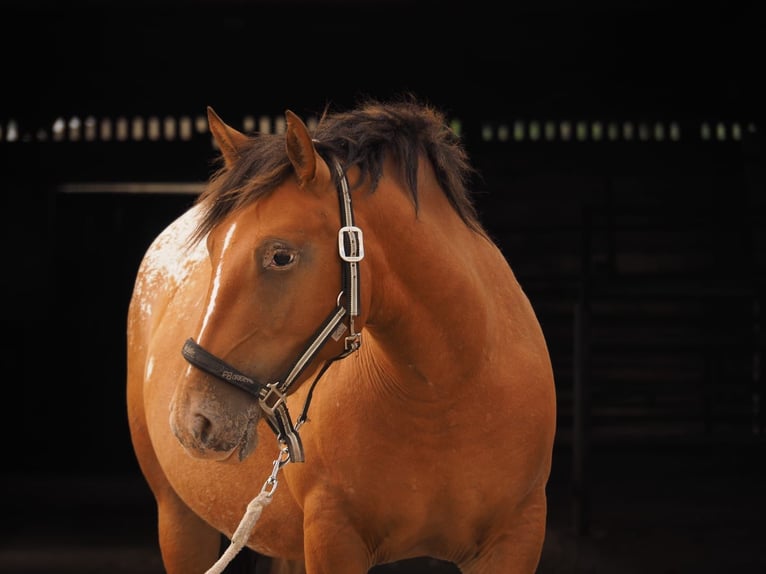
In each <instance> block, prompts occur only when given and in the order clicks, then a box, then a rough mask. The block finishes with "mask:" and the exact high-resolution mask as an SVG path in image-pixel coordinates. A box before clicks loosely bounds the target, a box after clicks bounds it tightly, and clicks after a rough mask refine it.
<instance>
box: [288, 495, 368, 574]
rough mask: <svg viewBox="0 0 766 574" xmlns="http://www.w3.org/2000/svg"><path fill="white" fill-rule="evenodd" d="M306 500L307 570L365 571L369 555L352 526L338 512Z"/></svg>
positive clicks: (332, 573)
mask: <svg viewBox="0 0 766 574" xmlns="http://www.w3.org/2000/svg"><path fill="white" fill-rule="evenodd" d="M313 510H314V512H312V508H311V507H310V506H309V505H308V504H307V506H305V507H304V517H305V518H304V523H303V535H304V539H303V540H304V542H303V550H304V557H305V560H306V573H307V574H367V572H368V570H369V569H370V567H371V566H372V565H371V558H370V555H369V552H368V550H367V547H366V546H365V545H364V543H363V541H362V539H361V538H360V536H359V534H358V532H357V531H356V529H355V528H354V527H353V526H351V525H350V524H348V522H347V521H346V519H345V518H344V517H343V516H342V515H340V516H339V515H337V514H334V513H333V512H332V511H328V510H326V509H323V508H322V503H321V502H320V503H319V509H318V512H317V511H316V510H317V509H316V508H314V509H313Z"/></svg>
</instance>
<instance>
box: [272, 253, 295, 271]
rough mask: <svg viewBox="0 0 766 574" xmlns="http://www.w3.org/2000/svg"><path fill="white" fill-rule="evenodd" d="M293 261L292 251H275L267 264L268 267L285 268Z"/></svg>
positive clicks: (293, 254)
mask: <svg viewBox="0 0 766 574" xmlns="http://www.w3.org/2000/svg"><path fill="white" fill-rule="evenodd" d="M294 261H295V253H293V252H292V251H285V250H280V251H275V252H274V253H273V254H272V255H271V259H270V260H269V261H268V262H267V266H268V267H286V266H287V265H290V264H291V263H293V262H294Z"/></svg>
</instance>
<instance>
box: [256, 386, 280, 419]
mask: <svg viewBox="0 0 766 574" xmlns="http://www.w3.org/2000/svg"><path fill="white" fill-rule="evenodd" d="M277 384H278V383H274V384H273V385H266V388H267V389H268V390H267V391H266V394H265V395H263V397H261V399H260V403H261V408H262V409H263V410H264V411H266V414H268V415H273V414H274V411H275V410H277V408H278V407H279V405H281V404H282V403H284V402H285V395H284V393H282V392H280V391H279V389H278V388H277Z"/></svg>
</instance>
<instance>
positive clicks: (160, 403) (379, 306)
mask: <svg viewBox="0 0 766 574" xmlns="http://www.w3.org/2000/svg"><path fill="white" fill-rule="evenodd" d="M207 115H208V125H209V130H210V133H211V138H212V140H213V143H214V144H215V148H216V150H218V151H216V153H215V158H214V159H215V161H217V162H218V163H214V164H213V167H212V169H211V176H210V178H209V181H208V182H207V183H206V187H205V189H204V190H203V192H202V193H201V194H200V195H199V196H198V197H197V198H195V200H194V201H193V202H192V204H191V206H190V207H189V209H188V210H187V211H186V212H185V213H183V214H181V215H180V216H179V217H178V218H177V219H176V220H175V221H173V222H172V223H171V224H170V225H168V226H167V228H166V229H164V230H163V231H162V232H160V233H159V235H157V236H156V238H155V239H154V240H153V241H152V242H151V244H150V245H149V247H148V249H147V250H146V252H145V254H144V256H143V259H142V261H141V263H140V265H139V267H138V271H137V275H136V278H135V283H134V286H133V292H132V296H131V299H130V304H129V308H128V313H127V334H128V337H127V410H128V422H129V428H130V435H131V441H132V445H133V449H134V452H135V455H136V458H137V461H138V465H139V467H140V470H141V473H142V474H143V476H144V477H145V479H146V482H147V483H148V485H149V487H150V489H151V492H152V494H153V497H154V499H155V501H156V507H157V530H158V542H159V547H160V553H161V556H162V561H163V564H164V567H165V569H166V571H167V572H168V573H170V574H176V573H183V574H190V573H196V572H205V571H208V568H210V567H211V565H213V564H214V563H216V560H218V559H220V557H221V550H222V544H221V537H222V536H223V537H224V540H226V539H229V540H233V538H234V537H235V535H236V534H237V528H238V525H239V524H240V522H241V521H243V516H244V515H245V513H246V512H247V509H248V505H249V503H251V502H252V501H253V500H254V499H255V498H257V497H258V496H261V499H262V500H263V502H264V503H263V504H262V505H261V507H260V508H259V514H258V516H257V520H255V521H252V522H253V524H251V526H250V529H249V530H248V531H247V533H246V536H245V537H244V541H243V543H242V545H243V546H244V547H246V549H249V550H250V551H253V552H254V553H255V554H257V555H258V556H263V557H268V560H269V562H268V564H269V566H268V568H269V569H268V570H264V571H267V572H272V573H276V572H280V573H281V572H301V573H307V574H362V573H366V572H368V571H369V569H371V568H373V567H375V566H376V565H381V564H386V563H394V562H398V561H404V560H408V559H416V558H418V557H426V556H427V557H431V558H434V559H437V560H442V561H445V562H449V563H452V564H454V565H455V566H456V567H457V568H458V569H459V570H460V571H461V572H462V573H464V574H490V573H491V574H497V573H503V574H522V573H524V574H528V573H531V572H534V571H535V570H536V569H537V568H538V565H539V561H540V559H541V555H542V547H543V543H544V539H545V533H546V516H547V501H546V485H547V481H548V478H549V474H550V469H551V461H552V450H553V441H554V435H555V431H556V395H555V384H554V377H553V371H552V367H551V361H550V357H549V352H548V348H547V344H546V340H545V336H544V334H543V331H542V328H541V325H540V323H539V321H538V318H537V317H536V314H535V311H534V309H533V306H532V304H531V302H530V300H529V298H528V296H527V295H526V294H525V292H524V290H523V288H522V287H521V286H520V284H519V282H518V280H517V278H516V277H515V274H514V272H513V271H512V269H511V267H510V265H509V263H508V259H507V258H506V257H505V255H504V254H503V252H502V250H501V249H500V247H499V246H498V245H497V244H496V243H495V242H494V241H493V240H492V238H491V235H490V233H489V232H488V231H487V230H486V229H485V228H484V227H483V226H482V223H481V222H480V217H479V210H478V208H477V206H476V203H475V199H474V197H473V195H472V193H471V182H472V181H473V178H474V176H475V175H476V174H477V170H475V168H474V167H473V166H472V164H471V161H470V159H469V155H468V152H467V150H466V148H465V146H464V144H463V142H462V140H461V138H460V136H459V135H458V134H456V133H455V131H453V130H452V129H451V128H450V125H449V123H448V122H447V115H446V113H445V112H443V111H441V110H440V109H438V108H437V107H436V106H434V105H432V104H429V103H424V102H422V101H418V100H417V99H416V98H415V97H412V98H400V99H396V100H388V101H384V100H376V99H367V100H364V101H362V102H358V103H357V104H354V105H353V106H350V107H349V108H347V109H345V110H338V111H331V110H330V109H329V106H328V107H327V108H326V109H325V110H324V112H323V113H322V114H321V116H320V117H319V120H318V122H316V123H315V124H314V127H313V128H312V129H311V130H310V129H309V128H308V127H307V123H311V122H304V120H302V119H301V118H300V117H299V116H298V115H297V114H295V113H293V112H292V111H291V110H289V109H287V110H286V111H285V120H286V123H285V127H284V129H282V130H281V132H280V133H257V132H253V133H245V132H243V131H239V130H238V129H236V128H234V127H232V126H230V125H228V124H227V123H225V122H224V121H223V120H222V119H221V118H220V117H219V116H218V115H217V113H216V112H215V111H214V110H213V109H212V107H208V108H207ZM298 413H300V414H299V416H296V415H297V414H298ZM277 484H279V485H280V488H276V485H277ZM264 494H265V497H264V496H263V495H264ZM266 499H268V500H266ZM266 502H268V505H266Z"/></svg>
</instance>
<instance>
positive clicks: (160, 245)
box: [133, 206, 207, 316]
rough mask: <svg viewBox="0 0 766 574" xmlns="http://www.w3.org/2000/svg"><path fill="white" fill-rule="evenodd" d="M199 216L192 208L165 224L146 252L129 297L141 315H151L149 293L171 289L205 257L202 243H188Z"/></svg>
mask: <svg viewBox="0 0 766 574" xmlns="http://www.w3.org/2000/svg"><path fill="white" fill-rule="evenodd" d="M200 214H201V208H200V206H193V207H192V208H191V209H189V210H188V211H186V212H185V213H184V214H183V215H181V216H180V217H178V218H177V219H176V220H175V221H173V222H172V223H171V224H170V225H168V226H167V227H166V228H165V229H164V230H163V231H162V232H161V233H160V234H159V235H158V236H157V237H156V238H155V239H154V241H153V242H152V244H151V245H150V246H149V248H148V249H147V250H146V253H145V254H144V258H143V261H142V262H141V266H140V268H139V272H138V277H137V279H136V283H135V286H134V291H133V298H134V299H135V300H137V301H138V302H139V303H140V308H141V312H142V314H144V315H145V316H148V315H151V313H152V309H151V305H152V300H153V298H152V297H151V296H150V294H151V293H152V292H155V291H156V290H161V291H165V292H167V291H169V290H172V289H175V288H176V286H178V285H180V284H181V283H183V282H184V281H185V280H186V279H187V278H188V277H189V275H190V273H191V272H192V271H193V269H194V267H195V266H196V265H197V264H198V263H199V262H200V261H202V260H204V259H206V258H207V248H206V246H205V241H204V240H202V241H198V242H196V243H194V244H190V243H189V238H190V237H191V235H192V233H193V232H194V230H195V229H196V227H197V224H198V222H199V219H200Z"/></svg>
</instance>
